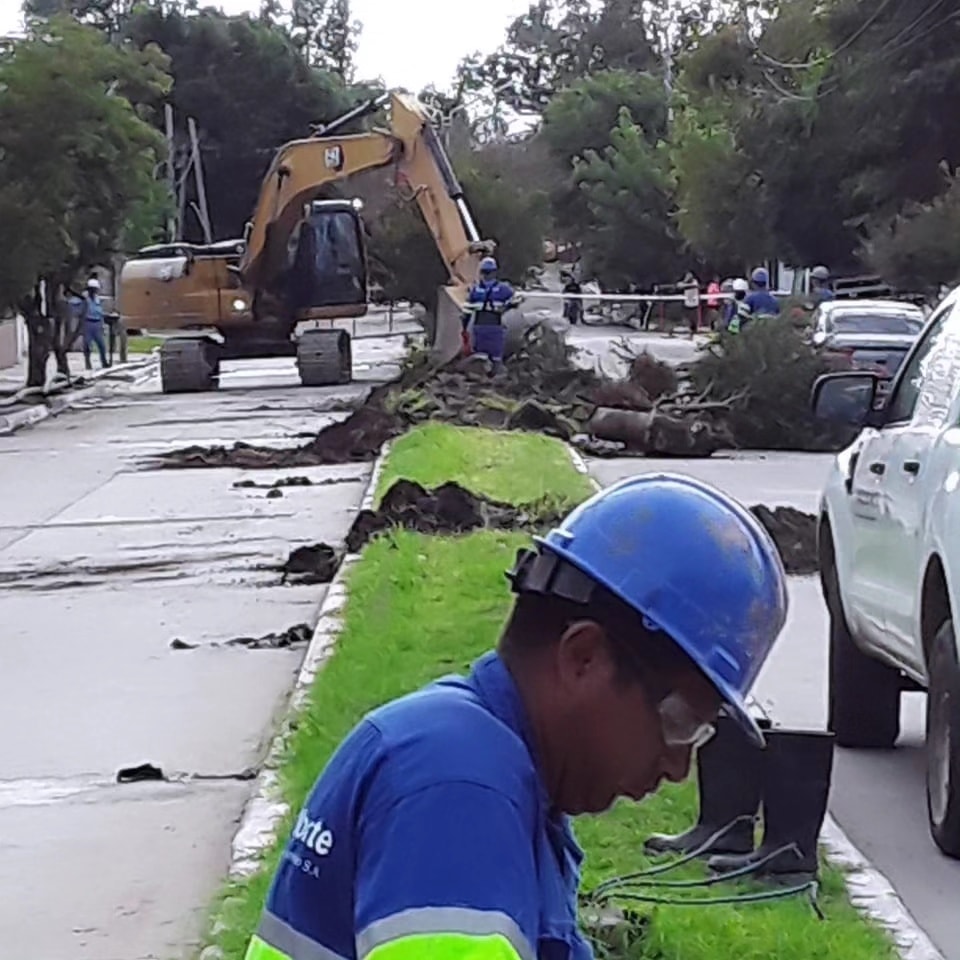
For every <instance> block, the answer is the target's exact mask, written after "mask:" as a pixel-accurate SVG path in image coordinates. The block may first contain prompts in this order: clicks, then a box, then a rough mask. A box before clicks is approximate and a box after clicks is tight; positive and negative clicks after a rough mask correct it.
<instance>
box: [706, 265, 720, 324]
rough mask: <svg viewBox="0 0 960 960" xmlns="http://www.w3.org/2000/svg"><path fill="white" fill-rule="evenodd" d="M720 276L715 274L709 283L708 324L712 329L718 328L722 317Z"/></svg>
mask: <svg viewBox="0 0 960 960" xmlns="http://www.w3.org/2000/svg"><path fill="white" fill-rule="evenodd" d="M720 293H721V289H720V276H719V274H716V273H715V274H714V275H713V279H712V280H711V281H710V282H709V283H708V284H707V301H706V303H707V311H706V314H707V325H708V326H709V327H710V329H711V330H716V329H717V324H718V322H719V319H720Z"/></svg>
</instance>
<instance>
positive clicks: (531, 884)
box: [246, 474, 787, 960]
mask: <svg viewBox="0 0 960 960" xmlns="http://www.w3.org/2000/svg"><path fill="white" fill-rule="evenodd" d="M702 570H709V571H710V576H709V577H707V578H704V577H702V576H701V571H702ZM507 578H508V580H509V581H510V584H511V587H512V590H513V592H514V593H515V594H516V602H515V604H514V606H513V609H512V611H511V612H510V614H509V617H508V619H507V622H506V625H505V626H504V628H503V631H502V633H501V636H500V640H499V643H498V645H497V648H496V650H493V651H491V652H489V653H487V654H485V655H484V656H482V657H481V658H480V659H479V660H478V661H476V663H474V665H473V668H472V670H471V672H470V674H469V675H468V676H466V677H462V676H454V677H446V678H444V679H441V680H438V681H436V682H434V683H432V684H431V685H429V686H427V687H425V688H423V689H421V690H419V691H418V692H416V693H412V694H409V695H407V696H405V697H402V698H400V699H398V700H394V701H393V702H391V703H388V704H386V705H385V706H382V707H379V708H377V709H375V710H373V711H372V712H371V713H369V714H367V716H366V717H365V718H364V719H363V720H361V722H360V723H359V724H358V725H357V726H356V727H355V728H354V729H353V731H352V732H351V733H350V734H348V735H347V737H346V739H345V740H344V741H343V742H342V743H341V744H340V746H339V747H338V749H337V750H336V752H335V753H334V755H333V757H332V758H331V759H330V761H329V763H328V764H327V766H326V768H325V769H324V770H323V771H322V772H321V773H320V776H319V778H318V779H317V781H316V783H315V784H314V786H313V789H312V790H311V792H310V794H309V796H308V797H307V800H306V802H305V804H304V805H303V807H302V809H301V810H300V811H299V814H298V816H297V819H296V822H295V824H294V827H293V830H292V834H291V836H290V838H289V840H288V842H287V845H286V848H285V850H284V852H283V855H282V857H281V860H280V865H279V867H278V869H277V872H276V874H275V876H274V878H273V883H272V886H271V888H270V891H269V894H268V896H267V901H266V905H265V908H264V911H263V913H262V915H261V918H260V924H259V926H258V928H257V932H256V934H255V935H254V936H253V937H252V939H251V941H250V944H249V947H248V949H247V953H246V960H320V958H322V960H423V958H443V960H533V958H535V957H541V958H542V957H548V956H555V955H556V956H563V957H566V958H569V960H589V958H590V957H591V956H592V952H591V949H590V947H589V945H588V943H587V942H586V940H585V939H584V938H583V936H582V934H581V933H580V931H579V927H578V923H577V888H578V886H579V879H580V864H581V861H582V859H583V851H582V850H581V849H580V847H579V846H578V844H577V841H576V839H575V838H574V835H573V832H572V829H571V825H570V822H569V820H568V817H569V816H570V815H577V814H582V813H599V812H601V811H603V810H606V809H608V808H609V807H610V806H611V804H613V802H614V801H615V800H616V798H617V797H619V796H628V797H632V798H633V799H636V800H639V799H640V798H641V797H644V796H646V795H647V794H650V793H653V792H654V791H655V790H657V788H658V787H659V786H660V784H661V783H662V782H663V781H664V780H670V781H679V780H682V779H684V778H685V777H686V776H687V774H688V772H689V766H690V756H691V752H692V751H693V750H694V749H696V748H697V747H699V746H702V745H703V744H704V743H705V742H707V741H708V740H709V739H710V738H711V736H712V735H713V733H714V724H715V723H716V721H717V718H718V715H719V713H720V710H721V708H723V709H724V712H725V714H726V715H727V716H729V717H731V718H732V719H733V721H734V722H736V723H737V724H738V725H739V726H740V727H741V728H742V729H743V730H744V731H745V733H746V735H747V736H748V737H749V738H750V739H751V740H752V742H754V743H759V744H762V743H763V735H762V733H761V732H760V730H759V728H758V726H757V723H756V722H755V720H754V719H753V718H752V717H751V716H750V713H749V711H748V708H747V702H746V698H747V695H748V693H749V690H750V688H751V687H752V685H753V683H754V681H755V680H756V677H757V675H758V673H759V672H760V669H761V667H762V666H763V664H764V662H765V661H766V659H767V656H768V655H769V653H770V650H771V648H772V647H773V645H774V643H775V642H776V640H777V637H778V636H779V635H780V632H781V630H782V628H783V625H784V621H785V619H786V612H787V589H786V577H785V575H784V571H783V566H782V564H781V561H780V557H779V554H778V552H777V549H776V547H775V546H774V544H773V542H772V540H771V539H770V537H769V535H768V534H767V533H766V531H765V530H764V529H763V527H762V526H761V525H760V524H759V523H758V521H757V520H756V519H755V518H754V517H753V515H752V514H751V513H750V512H749V511H748V510H746V509H745V508H744V507H743V506H741V505H740V504H738V503H737V502H736V501H734V500H732V499H730V498H729V497H727V496H726V495H725V494H723V493H721V492H720V491H719V490H717V489H716V488H714V487H712V486H709V485H708V484H704V483H701V482H700V481H697V480H694V479H693V478H692V477H685V476H677V475H671V474H647V475H643V476H638V477H633V478H631V479H628V480H624V481H622V482H620V483H618V484H615V485H614V486H612V487H609V488H607V489H606V490H603V491H601V492H600V493H597V494H595V495H594V496H593V497H592V498H590V499H589V500H587V501H586V502H585V503H583V504H581V505H580V506H579V507H577V509H575V510H574V511H573V512H572V513H571V514H570V515H569V516H568V517H567V518H566V519H565V520H564V521H563V522H562V523H561V524H560V526H559V527H558V528H556V529H554V530H553V531H551V532H550V533H548V534H547V535H546V536H545V537H542V538H536V540H535V543H534V546H533V548H532V549H528V550H521V551H519V553H518V555H517V558H516V563H515V565H514V567H513V569H512V570H510V571H509V573H508V574H507ZM409 626H410V631H411V636H413V635H415V634H416V630H417V625H416V623H411V624H410V625H409Z"/></svg>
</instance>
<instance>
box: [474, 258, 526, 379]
mask: <svg viewBox="0 0 960 960" xmlns="http://www.w3.org/2000/svg"><path fill="white" fill-rule="evenodd" d="M514 296H515V294H514V292H513V287H511V286H510V284H509V283H504V282H503V281H502V280H498V279H497V261H496V260H494V259H493V257H484V258H483V259H482V260H481V261H480V280H479V281H478V282H477V283H475V284H474V285H473V286H472V287H471V288H470V292H469V293H468V294H467V302H466V304H465V306H464V311H463V314H462V315H461V322H462V324H463V333H464V348H465V352H469V351H467V350H466V348H467V346H468V344H469V346H470V347H471V348H472V350H473V352H474V353H482V354H486V356H487V357H488V358H489V359H490V361H491V363H492V364H493V367H494V370H496V369H498V368H499V367H501V366H502V365H503V349H504V345H505V343H506V339H507V331H506V329H505V327H504V326H503V314H504V312H505V311H506V310H507V309H509V307H510V305H511V303H512V301H513V298H514ZM471 320H472V321H473V337H472V340H468V337H469V328H470V323H471Z"/></svg>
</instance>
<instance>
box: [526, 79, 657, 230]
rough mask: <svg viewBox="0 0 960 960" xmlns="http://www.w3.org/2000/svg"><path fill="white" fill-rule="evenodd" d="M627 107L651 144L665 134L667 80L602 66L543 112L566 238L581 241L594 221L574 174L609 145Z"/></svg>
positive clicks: (557, 214)
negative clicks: (579, 163) (581, 163)
mask: <svg viewBox="0 0 960 960" xmlns="http://www.w3.org/2000/svg"><path fill="white" fill-rule="evenodd" d="M623 109H626V110H628V111H629V113H630V116H631V117H632V119H633V120H634V121H635V122H636V123H637V124H638V125H639V128H640V129H641V130H642V131H643V135H644V137H646V139H647V141H648V143H650V144H651V145H652V144H656V143H657V142H659V141H660V140H661V139H663V138H664V137H666V135H667V99H666V93H665V91H664V88H663V84H662V83H661V81H660V80H658V79H657V78H656V77H653V76H651V75H650V74H647V73H630V72H628V71H626V70H604V71H601V72H599V73H596V74H593V75H591V76H587V77H583V78H582V79H580V80H576V81H574V82H573V83H571V84H570V86H568V87H566V88H564V89H563V90H561V91H560V92H559V93H557V94H556V95H555V96H554V97H553V99H552V100H551V101H550V103H549V105H548V106H547V108H546V110H545V111H544V116H543V124H542V126H541V129H540V139H541V140H542V141H543V142H544V143H545V144H546V145H547V147H548V148H549V150H550V153H551V155H552V156H553V159H554V164H555V168H556V170H557V175H556V176H555V178H554V181H553V188H552V190H551V199H552V205H553V211H554V219H555V222H556V224H557V227H558V229H559V232H560V234H561V235H562V236H564V237H565V238H566V239H568V240H570V241H573V242H578V241H579V240H580V239H581V238H582V237H583V236H585V235H586V234H587V233H588V232H589V231H590V230H591V229H592V228H593V226H594V224H593V214H592V213H591V209H590V207H589V204H588V201H587V195H586V193H585V192H584V191H583V190H581V189H580V186H579V183H578V181H577V178H576V176H575V174H574V171H575V165H576V162H577V161H578V160H581V159H583V157H584V156H585V155H586V153H587V152H588V151H591V150H592V151H594V152H596V153H601V154H602V153H603V151H604V150H606V149H607V147H609V146H610V145H611V142H612V139H611V137H612V131H613V130H614V129H615V128H616V127H617V123H618V118H619V116H620V111H621V110H623Z"/></svg>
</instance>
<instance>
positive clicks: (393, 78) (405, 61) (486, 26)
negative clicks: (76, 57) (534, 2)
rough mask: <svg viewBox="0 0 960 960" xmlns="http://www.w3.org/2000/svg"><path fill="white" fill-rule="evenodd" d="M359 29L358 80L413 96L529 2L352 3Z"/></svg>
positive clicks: (5, 7)
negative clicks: (382, 82)
mask: <svg viewBox="0 0 960 960" xmlns="http://www.w3.org/2000/svg"><path fill="white" fill-rule="evenodd" d="M214 5H219V6H222V7H223V9H224V10H225V11H226V12H227V13H242V12H243V11H245V10H256V9H258V8H259V0H252V2H251V0H220V3H219V4H216V3H215V4H214ZM352 5H353V15H354V17H356V19H358V20H360V21H361V22H362V23H363V32H362V34H361V35H360V43H359V48H358V50H357V58H356V60H357V73H358V76H359V78H360V79H373V78H375V77H378V76H382V77H383V79H384V80H385V81H386V83H387V85H388V86H391V87H407V88H409V89H411V90H414V91H417V90H419V89H420V88H422V87H425V86H426V85H427V84H430V83H434V84H436V85H437V86H438V87H441V88H442V87H444V86H446V84H447V83H448V82H449V81H450V79H451V78H452V77H453V73H454V70H456V67H457V64H458V63H459V62H460V60H461V59H462V58H463V57H465V56H466V55H468V54H470V53H473V52H474V51H475V50H480V51H482V52H484V53H489V52H490V51H492V50H494V49H495V48H496V47H497V46H499V44H500V43H501V41H502V40H503V37H504V33H505V31H506V28H507V25H508V24H509V23H510V21H511V20H512V19H513V18H514V17H516V16H517V15H518V14H520V13H522V12H523V11H524V10H525V9H526V8H527V7H528V6H529V0H482V2H473V3H471V2H469V0H467V2H464V0H460V2H455V0H352ZM19 20H20V2H19V0H0V32H3V33H6V32H9V31H11V30H15V29H16V28H17V25H18V23H19Z"/></svg>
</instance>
